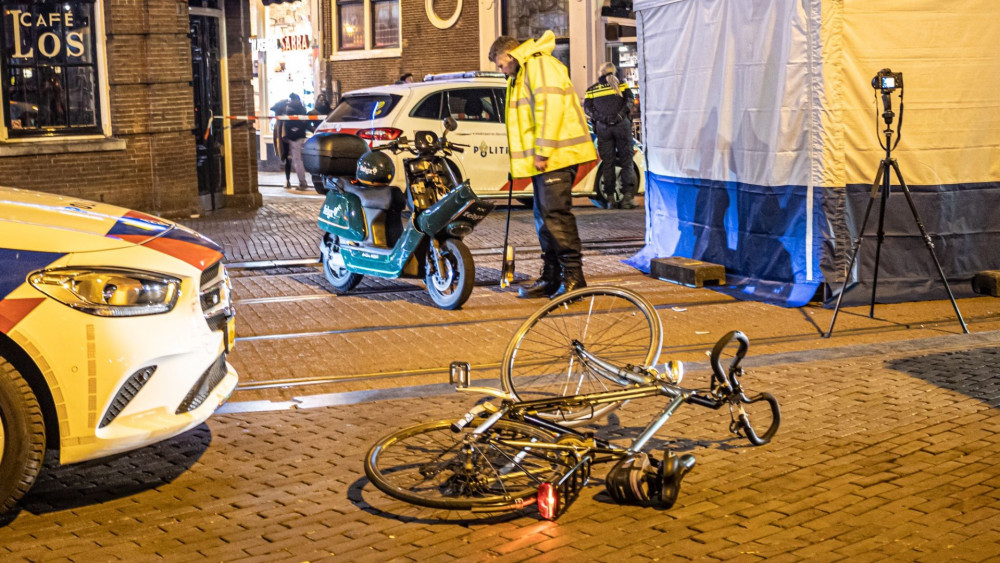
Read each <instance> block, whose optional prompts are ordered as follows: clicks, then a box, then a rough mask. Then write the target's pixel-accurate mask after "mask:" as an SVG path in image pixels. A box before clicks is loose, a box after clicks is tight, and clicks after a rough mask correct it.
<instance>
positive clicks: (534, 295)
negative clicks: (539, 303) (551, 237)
mask: <svg viewBox="0 0 1000 563" xmlns="http://www.w3.org/2000/svg"><path fill="white" fill-rule="evenodd" d="M560 271H561V270H560V268H559V264H549V263H545V264H544V265H542V275H541V276H539V278H538V279H537V280H535V282H534V283H533V284H531V285H523V286H521V287H519V288H517V296H518V297H520V298H521V299H540V298H542V297H549V296H550V295H552V294H553V293H555V292H556V290H557V289H559V283H560V282H561V281H562V277H561V276H560V275H559V273H560Z"/></svg>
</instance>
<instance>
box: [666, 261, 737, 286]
mask: <svg viewBox="0 0 1000 563" xmlns="http://www.w3.org/2000/svg"><path fill="white" fill-rule="evenodd" d="M649 274H650V275H651V276H653V277H654V278H658V279H661V280H666V281H671V282H675V283H679V284H683V285H689V286H692V287H704V286H706V285H726V267H725V266H723V265H721V264H711V263H708V262H702V261H701V260H693V259H691V258H681V257H679V256H671V257H670V258H654V259H653V260H651V261H650V264H649Z"/></svg>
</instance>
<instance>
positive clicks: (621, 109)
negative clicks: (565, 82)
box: [583, 78, 634, 125]
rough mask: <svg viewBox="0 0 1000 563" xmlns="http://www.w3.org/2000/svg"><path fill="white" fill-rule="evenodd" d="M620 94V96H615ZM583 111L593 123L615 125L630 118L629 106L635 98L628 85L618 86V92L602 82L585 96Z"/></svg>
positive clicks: (595, 85) (597, 83)
mask: <svg viewBox="0 0 1000 563" xmlns="http://www.w3.org/2000/svg"><path fill="white" fill-rule="evenodd" d="M615 94H618V95H615ZM583 98H584V99H583V111H584V112H585V113H586V114H587V117H589V118H590V119H591V121H594V122H597V123H606V124H608V125H614V124H615V123H618V122H619V121H621V120H623V119H626V118H628V117H629V116H630V113H629V111H630V110H629V106H631V105H632V103H633V100H634V97H633V96H632V90H630V89H629V87H628V84H625V83H624V82H622V83H621V84H619V85H618V92H615V89H614V88H612V87H611V85H610V84H608V83H606V82H604V81H603V78H602V80H600V81H598V82H596V83H595V84H594V85H593V86H591V87H590V88H587V93H586V94H584V96H583Z"/></svg>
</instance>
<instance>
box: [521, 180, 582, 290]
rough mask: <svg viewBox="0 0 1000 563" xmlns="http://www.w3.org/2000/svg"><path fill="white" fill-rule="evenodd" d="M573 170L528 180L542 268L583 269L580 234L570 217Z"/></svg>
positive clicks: (574, 218) (574, 221) (573, 218)
mask: <svg viewBox="0 0 1000 563" xmlns="http://www.w3.org/2000/svg"><path fill="white" fill-rule="evenodd" d="M575 179H576V166H575V165H574V166H569V167H567V168H560V169H559V170H551V171H548V172H543V173H541V174H538V175H537V176H532V177H531V184H532V186H533V187H534V190H535V198H534V199H535V231H537V232H538V242H539V244H541V246H542V259H543V260H544V261H545V263H546V264H553V265H554V264H559V265H560V266H562V267H563V271H566V270H572V269H582V268H583V257H582V254H581V245H580V233H579V231H577V228H576V217H574V216H573V181H574V180H575Z"/></svg>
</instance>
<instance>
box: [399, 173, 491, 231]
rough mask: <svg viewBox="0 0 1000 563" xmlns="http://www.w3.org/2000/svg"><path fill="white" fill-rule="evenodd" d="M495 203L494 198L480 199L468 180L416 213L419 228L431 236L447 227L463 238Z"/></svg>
mask: <svg viewBox="0 0 1000 563" xmlns="http://www.w3.org/2000/svg"><path fill="white" fill-rule="evenodd" d="M494 207H495V205H494V204H493V202H489V201H483V200H481V199H479V196H477V195H476V193H475V192H473V191H472V186H471V185H470V184H469V181H468V180H466V181H464V182H462V183H461V184H459V185H457V186H455V187H454V188H452V189H451V191H449V192H448V193H447V194H445V195H444V197H442V198H441V199H439V200H438V201H437V203H435V204H434V205H432V206H430V207H428V208H427V209H425V210H424V211H423V212H422V213H421V214H420V216H419V217H417V228H418V229H420V230H421V231H422V232H424V233H426V234H428V235H430V236H434V235H435V234H437V233H439V232H441V231H445V232H447V233H448V234H449V235H450V236H453V237H455V238H463V237H464V236H465V235H467V234H469V233H471V232H472V229H473V227H475V226H476V225H478V224H479V222H480V221H482V220H483V219H485V218H486V216H487V215H489V213H490V211H492V210H493V208H494Z"/></svg>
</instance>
